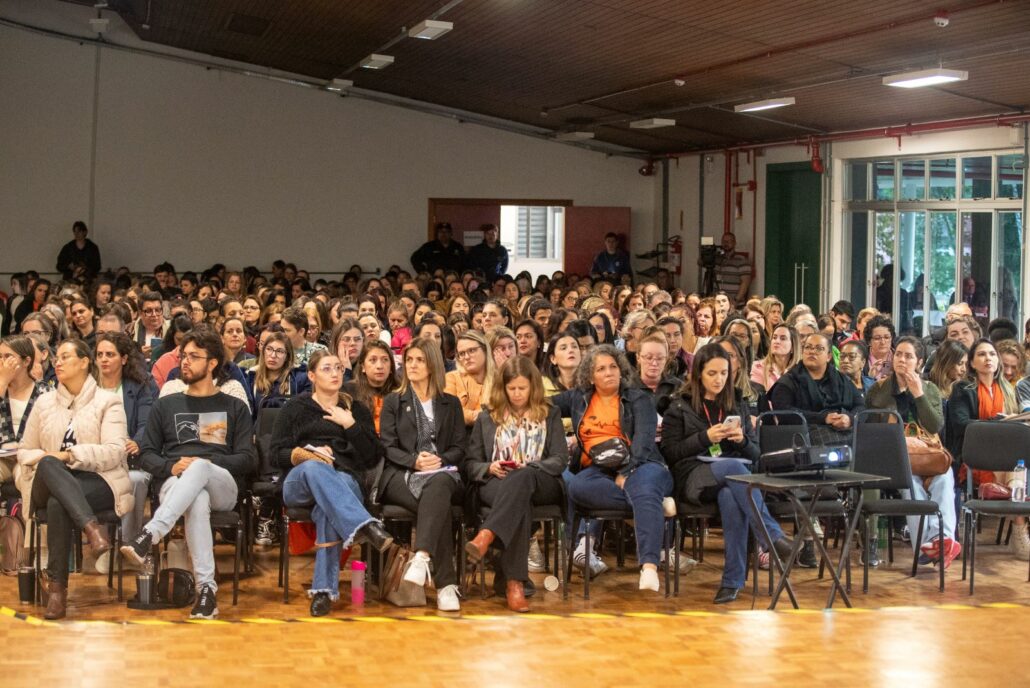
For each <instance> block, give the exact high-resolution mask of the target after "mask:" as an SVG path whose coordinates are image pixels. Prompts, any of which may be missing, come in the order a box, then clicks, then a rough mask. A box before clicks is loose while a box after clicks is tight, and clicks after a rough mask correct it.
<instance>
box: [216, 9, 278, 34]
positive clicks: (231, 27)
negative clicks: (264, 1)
mask: <svg viewBox="0 0 1030 688" xmlns="http://www.w3.org/2000/svg"><path fill="white" fill-rule="evenodd" d="M271 25H272V22H270V21H269V20H267V19H265V18H264V17H255V16H254V15H252V14H239V13H233V14H232V15H231V16H230V17H229V21H228V22H226V24H225V30H226V31H232V32H233V33H241V34H243V35H245V36H256V37H258V38H260V37H261V36H264V35H265V33H267V32H268V27H270V26H271Z"/></svg>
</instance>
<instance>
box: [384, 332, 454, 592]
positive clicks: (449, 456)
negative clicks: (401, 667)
mask: <svg viewBox="0 0 1030 688" xmlns="http://www.w3.org/2000/svg"><path fill="white" fill-rule="evenodd" d="M403 361H404V372H403V377H402V380H401V387H400V389H399V390H398V391H396V392H394V393H393V394H390V395H388V396H387V397H386V399H385V400H383V415H382V420H381V422H380V431H381V438H382V442H383V446H384V447H386V466H385V468H384V469H383V476H382V480H381V481H380V486H381V494H382V501H383V503H384V504H394V505H397V506H400V507H402V508H404V509H407V510H408V511H410V512H412V513H414V514H416V520H415V542H414V547H413V549H415V556H414V558H412V560H411V564H410V565H409V566H408V569H407V570H406V571H405V573H404V580H406V581H408V582H410V583H413V584H415V585H426V584H428V583H429V582H430V581H432V583H433V584H434V585H435V587H436V590H437V597H436V606H437V609H439V610H440V611H458V610H460V609H461V603H460V601H459V600H458V575H457V572H456V571H455V568H454V523H453V520H452V514H451V507H452V505H460V504H461V497H462V487H461V475H460V472H459V471H460V469H461V466H462V464H463V463H464V461H465V437H466V431H465V422H464V416H463V414H462V408H461V402H460V401H458V399H457V398H456V397H454V396H453V395H451V394H447V393H446V392H445V391H444V368H443V356H442V355H441V354H440V347H439V346H437V345H436V343H435V342H433V341H430V340H428V339H424V338H417V339H412V340H411V342H409V343H408V346H407V348H406V349H405V351H404V359H403Z"/></svg>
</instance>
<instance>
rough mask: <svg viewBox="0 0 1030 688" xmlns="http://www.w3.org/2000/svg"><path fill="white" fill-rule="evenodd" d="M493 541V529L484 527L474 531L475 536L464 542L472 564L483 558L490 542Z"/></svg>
mask: <svg viewBox="0 0 1030 688" xmlns="http://www.w3.org/2000/svg"><path fill="white" fill-rule="evenodd" d="M493 541H494V534H493V531H490V530H486V529H485V528H484V529H483V530H481V531H479V532H478V533H476V537H474V538H472V539H471V540H469V541H468V542H467V543H466V544H465V551H466V552H468V555H469V559H470V560H471V561H472V563H473V564H478V563H479V562H480V561H482V560H483V557H485V556H486V551H487V550H488V549H490V543H492V542H493Z"/></svg>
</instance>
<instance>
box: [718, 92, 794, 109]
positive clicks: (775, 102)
mask: <svg viewBox="0 0 1030 688" xmlns="http://www.w3.org/2000/svg"><path fill="white" fill-rule="evenodd" d="M794 103H795V99H794V97H793V96H791V97H789V98H770V99H769V100H756V101H755V102H753V103H743V104H741V105H734V106H733V111H734V112H759V111H761V110H772V109H773V108H779V107H786V106H788V105H793V104H794Z"/></svg>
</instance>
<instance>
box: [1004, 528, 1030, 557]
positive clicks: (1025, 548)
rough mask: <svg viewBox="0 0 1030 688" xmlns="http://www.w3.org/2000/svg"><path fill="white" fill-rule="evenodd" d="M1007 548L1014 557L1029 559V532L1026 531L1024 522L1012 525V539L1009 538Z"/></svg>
mask: <svg viewBox="0 0 1030 688" xmlns="http://www.w3.org/2000/svg"><path fill="white" fill-rule="evenodd" d="M1009 550H1010V551H1011V552H1012V554H1013V556H1015V558H1016V559H1022V560H1023V561H1026V560H1028V559H1030V534H1028V533H1027V530H1026V524H1025V523H1024V524H1022V525H1020V524H1016V525H1014V526H1012V539H1011V540H1009Z"/></svg>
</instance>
